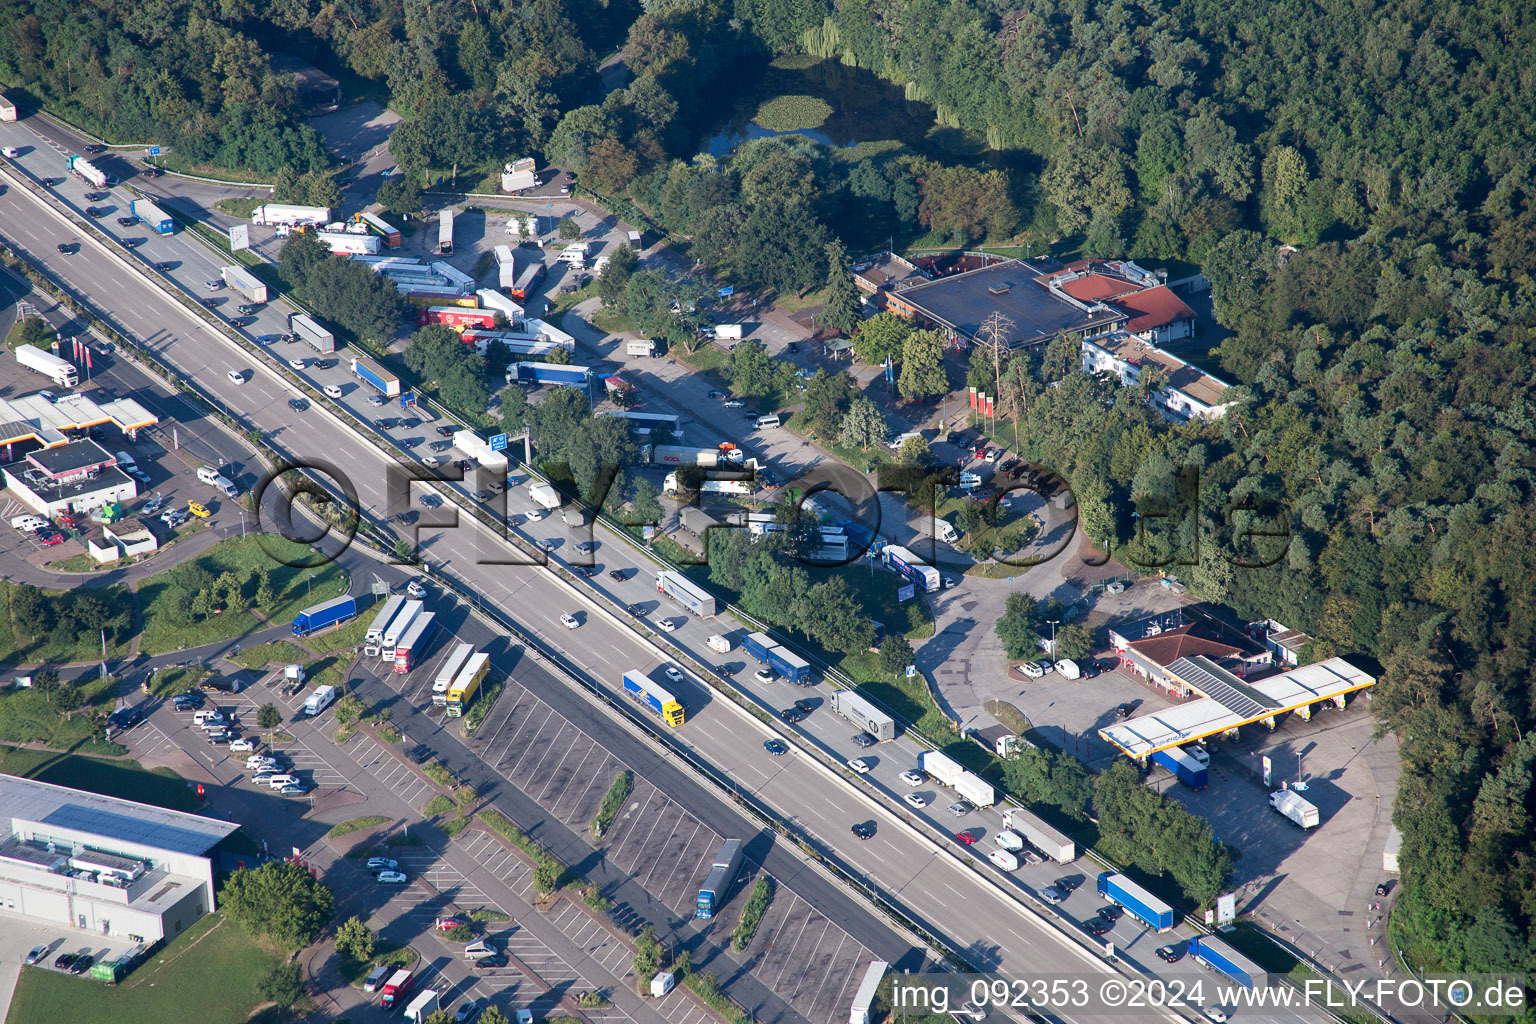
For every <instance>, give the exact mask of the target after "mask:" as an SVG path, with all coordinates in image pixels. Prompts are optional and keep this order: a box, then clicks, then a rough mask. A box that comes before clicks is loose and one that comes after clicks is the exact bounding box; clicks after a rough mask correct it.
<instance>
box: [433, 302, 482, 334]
mask: <svg viewBox="0 0 1536 1024" xmlns="http://www.w3.org/2000/svg"><path fill="white" fill-rule="evenodd" d="M496 316H497V313H496V310H494V309H469V308H466V307H464V306H428V307H427V308H425V309H423V310H420V311H419V312H418V313H417V314H416V324H417V326H421V327H425V326H426V325H427V324H442V325H443V326H444V327H478V328H480V329H481V330H486V331H488V330H491V329H492V328H494V327H495V326H496Z"/></svg>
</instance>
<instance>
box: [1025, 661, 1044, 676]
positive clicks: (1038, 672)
mask: <svg viewBox="0 0 1536 1024" xmlns="http://www.w3.org/2000/svg"><path fill="white" fill-rule="evenodd" d="M1019 671H1020V672H1023V673H1024V674H1025V675H1027V676H1029V678H1031V679H1039V678H1041V677H1043V676H1044V675H1045V669H1043V668H1041V667H1040V664H1039V663H1038V662H1034V661H1026V662H1024V663H1023V664H1022V665H1020V666H1019Z"/></svg>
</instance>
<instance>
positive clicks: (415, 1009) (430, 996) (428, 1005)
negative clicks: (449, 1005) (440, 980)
mask: <svg viewBox="0 0 1536 1024" xmlns="http://www.w3.org/2000/svg"><path fill="white" fill-rule="evenodd" d="M441 995H442V994H441V993H440V992H438V991H437V989H435V988H428V989H423V990H422V991H420V992H418V993H416V998H415V999H412V1000H411V1002H410V1005H409V1006H407V1007H406V1008H405V1019H406V1020H408V1021H410V1022H411V1024H422V1022H423V1021H425V1020H426V1019H427V1017H428V1016H429V1015H430V1014H431V1013H432V1012H433V1011H435V1010H437V1009H438V1008H439V1007H441V1006H442V1000H441V998H440V997H441Z"/></svg>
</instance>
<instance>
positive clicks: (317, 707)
mask: <svg viewBox="0 0 1536 1024" xmlns="http://www.w3.org/2000/svg"><path fill="white" fill-rule="evenodd" d="M335 701H336V687H334V686H319V687H316V688H315V692H314V693H312V694H310V695H309V696H308V697H306V698H304V717H305V718H314V717H315V716H316V715H318V714H319V713H320V712H322V711H324V710H325V709H326V708H328V707H330V706H331V705H332V704H333V703H335Z"/></svg>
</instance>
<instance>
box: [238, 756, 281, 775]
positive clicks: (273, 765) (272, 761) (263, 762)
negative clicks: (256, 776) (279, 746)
mask: <svg viewBox="0 0 1536 1024" xmlns="http://www.w3.org/2000/svg"><path fill="white" fill-rule="evenodd" d="M245 767H246V769H247V770H248V771H249V770H252V769H265V770H267V771H277V759H276V758H273V757H268V756H267V755H266V754H253V755H251V756H250V757H248V758H246V759H245Z"/></svg>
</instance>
